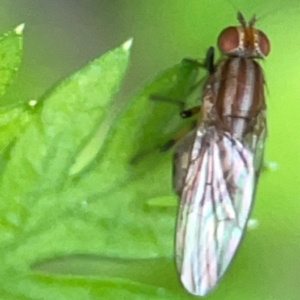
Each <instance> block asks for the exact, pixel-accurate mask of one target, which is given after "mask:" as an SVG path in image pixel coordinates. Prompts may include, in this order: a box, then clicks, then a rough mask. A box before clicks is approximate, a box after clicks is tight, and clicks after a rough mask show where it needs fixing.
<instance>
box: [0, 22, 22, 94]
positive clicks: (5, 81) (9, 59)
mask: <svg viewBox="0 0 300 300" xmlns="http://www.w3.org/2000/svg"><path fill="white" fill-rule="evenodd" d="M23 29H24V24H21V25H19V26H18V27H16V28H15V29H14V30H12V31H10V32H7V33H5V34H4V35H2V36H0V61H1V66H0V96H2V95H3V94H4V93H5V92H6V90H7V88H8V87H9V86H10V85H11V83H12V81H13V80H14V78H15V75H16V73H17V71H18V69H19V66H20V63H21V56H22V47H23Z"/></svg>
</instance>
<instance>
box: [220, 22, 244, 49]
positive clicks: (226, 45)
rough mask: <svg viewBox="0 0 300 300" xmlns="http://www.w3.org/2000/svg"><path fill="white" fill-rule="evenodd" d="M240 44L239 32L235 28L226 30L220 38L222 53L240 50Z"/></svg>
mask: <svg viewBox="0 0 300 300" xmlns="http://www.w3.org/2000/svg"><path fill="white" fill-rule="evenodd" d="M239 44H240V40H239V32H238V30H237V28H236V27H234V26H231V27H227V28H225V29H224V30H223V31H222V32H221V33H220V35H219V37H218V47H219V49H220V51H221V52H222V53H227V52H230V51H232V50H234V49H236V48H238V46H239Z"/></svg>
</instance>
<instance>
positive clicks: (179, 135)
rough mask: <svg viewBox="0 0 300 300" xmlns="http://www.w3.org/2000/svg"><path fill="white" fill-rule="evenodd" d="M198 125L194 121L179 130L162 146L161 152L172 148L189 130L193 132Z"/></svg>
mask: <svg viewBox="0 0 300 300" xmlns="http://www.w3.org/2000/svg"><path fill="white" fill-rule="evenodd" d="M195 127H196V122H192V123H191V124H190V126H186V127H184V128H182V129H181V130H180V131H178V132H177V134H176V135H175V136H173V138H171V139H170V140H168V141H167V142H166V143H165V144H163V145H162V146H161V147H160V151H161V152H165V151H168V150H169V149H171V148H172V147H173V146H174V145H175V144H176V143H177V142H178V141H180V140H181V139H182V138H184V137H185V136H186V135H187V134H188V133H189V132H191V131H192V130H193V129H194V128H195Z"/></svg>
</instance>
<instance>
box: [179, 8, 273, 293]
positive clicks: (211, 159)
mask: <svg viewBox="0 0 300 300" xmlns="http://www.w3.org/2000/svg"><path fill="white" fill-rule="evenodd" d="M238 20H239V22H240V26H231V27H228V28H226V29H224V30H223V31H222V32H221V33H220V35H219V37H218V48H219V50H220V51H221V53H222V54H223V58H221V59H220V60H219V61H218V62H217V63H216V65H215V66H214V68H213V72H211V73H210V74H209V77H208V79H207V81H206V83H205V85H204V88H203V91H202V106H201V109H200V113H199V119H198V121H197V126H196V128H195V129H194V130H192V131H191V132H190V133H188V134H187V135H186V136H185V137H184V138H183V139H181V140H180V141H179V142H178V144H177V145H176V149H175V154H174V177H173V187H174V190H175V191H176V193H177V194H178V195H179V197H180V204H179V211H178V216H177V228H176V241H175V256H176V266H177V270H178V272H179V274H180V280H181V282H182V284H183V286H184V288H185V289H186V290H187V291H188V292H189V293H191V294H193V295H197V296H204V295H206V294H207V293H209V292H210V291H211V289H213V288H214V287H215V286H216V285H217V283H218V282H219V280H220V279H221V278H222V276H223V275H224V273H225V272H226V270H227V268H228V267H229V265H230V263H231V261H232V259H233V257H234V255H235V253H236V251H237V249H238V247H239V245H240V242H241V240H242V237H243V235H244V231H245V227H246V225H247V221H248V218H249V215H250V212H251V208H252V204H253V200H254V196H255V190H256V186H257V181H258V177H259V174H260V170H261V167H262V162H263V154H264V144H265V139H266V136H267V124H266V117H265V111H266V103H265V96H264V75H263V71H262V68H261V66H260V65H259V63H258V62H257V60H258V59H263V58H264V57H266V56H267V55H268V54H269V52H270V43H269V40H268V38H267V36H266V35H265V34H264V33H263V32H262V31H260V30H258V29H256V28H255V27H254V24H255V22H256V17H255V16H254V17H253V18H252V19H251V20H250V21H249V22H248V24H247V22H246V21H245V19H244V17H243V15H242V14H241V13H238Z"/></svg>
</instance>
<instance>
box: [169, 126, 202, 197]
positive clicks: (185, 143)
mask: <svg viewBox="0 0 300 300" xmlns="http://www.w3.org/2000/svg"><path fill="white" fill-rule="evenodd" d="M195 134H196V132H195V130H192V131H190V132H189V133H188V134H187V135H186V136H185V137H184V138H182V139H181V140H180V141H179V142H178V143H177V144H176V146H175V151H174V156H173V189H174V191H175V192H176V193H177V194H178V195H179V196H180V195H181V194H182V190H183V187H184V181H185V177H186V174H187V170H188V167H189V163H190V155H191V151H192V147H193V143H194V140H195Z"/></svg>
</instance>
